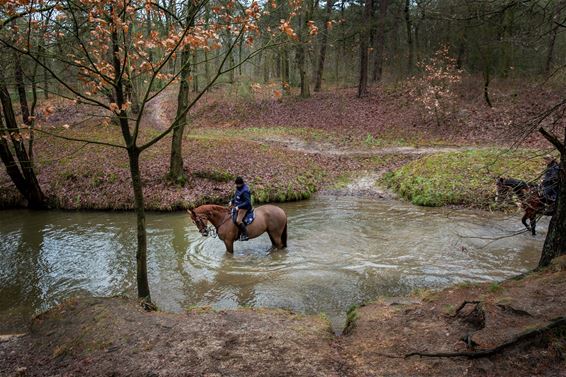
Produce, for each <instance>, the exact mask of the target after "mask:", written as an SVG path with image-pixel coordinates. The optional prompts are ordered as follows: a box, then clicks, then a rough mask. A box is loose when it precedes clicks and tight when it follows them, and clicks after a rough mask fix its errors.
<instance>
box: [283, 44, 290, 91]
mask: <svg viewBox="0 0 566 377" xmlns="http://www.w3.org/2000/svg"><path fill="white" fill-rule="evenodd" d="M281 87H282V88H283V93H284V94H285V95H289V94H291V93H290V89H291V88H290V86H289V54H288V52H287V48H286V47H285V46H283V47H281Z"/></svg>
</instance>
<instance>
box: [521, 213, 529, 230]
mask: <svg viewBox="0 0 566 377" xmlns="http://www.w3.org/2000/svg"><path fill="white" fill-rule="evenodd" d="M528 218H529V215H528V211H526V212H525V214H524V215H523V218H522V219H521V222H522V223H523V225H524V226H525V228H527V230H531V227H530V226H529V224H527V219H528Z"/></svg>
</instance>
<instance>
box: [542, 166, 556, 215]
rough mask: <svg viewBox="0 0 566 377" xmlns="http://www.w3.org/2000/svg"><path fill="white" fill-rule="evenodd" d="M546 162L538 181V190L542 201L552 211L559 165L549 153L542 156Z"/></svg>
mask: <svg viewBox="0 0 566 377" xmlns="http://www.w3.org/2000/svg"><path fill="white" fill-rule="evenodd" d="M544 161H545V162H546V170H545V171H544V175H543V177H542V180H541V183H540V191H541V195H542V198H543V200H544V203H545V204H546V205H547V206H548V207H550V212H554V204H555V203H556V198H557V196H558V173H559V171H560V165H559V164H558V162H557V161H556V160H555V159H554V158H553V157H552V156H550V155H547V156H545V157H544Z"/></svg>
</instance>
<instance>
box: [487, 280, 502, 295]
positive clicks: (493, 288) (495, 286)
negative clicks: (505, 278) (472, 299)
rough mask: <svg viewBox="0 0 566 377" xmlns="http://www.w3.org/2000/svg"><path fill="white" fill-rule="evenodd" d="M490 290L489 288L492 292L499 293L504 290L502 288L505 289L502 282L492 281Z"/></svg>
mask: <svg viewBox="0 0 566 377" xmlns="http://www.w3.org/2000/svg"><path fill="white" fill-rule="evenodd" d="M488 290H489V291H490V292H491V293H497V292H500V291H502V290H503V287H502V286H501V284H500V283H497V282H493V283H491V284H490V285H489V287H488Z"/></svg>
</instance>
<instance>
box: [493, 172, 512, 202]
mask: <svg viewBox="0 0 566 377" xmlns="http://www.w3.org/2000/svg"><path fill="white" fill-rule="evenodd" d="M508 194H509V187H508V186H506V185H505V178H503V177H497V179H496V180H495V202H496V203H497V204H501V203H503V201H504V200H505V198H506V197H508Z"/></svg>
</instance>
